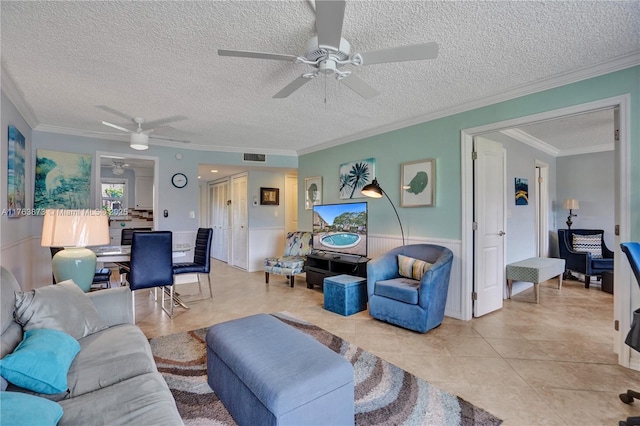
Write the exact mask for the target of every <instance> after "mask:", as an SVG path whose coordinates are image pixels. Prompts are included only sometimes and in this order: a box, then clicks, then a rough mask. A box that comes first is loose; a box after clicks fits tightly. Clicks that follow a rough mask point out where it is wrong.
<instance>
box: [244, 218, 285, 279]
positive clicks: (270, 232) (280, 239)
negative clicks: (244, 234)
mask: <svg viewBox="0 0 640 426" xmlns="http://www.w3.org/2000/svg"><path fill="white" fill-rule="evenodd" d="M285 237H286V233H285V230H284V227H265V228H249V259H248V262H247V265H248V269H247V272H256V271H264V259H265V258H267V257H273V256H282V254H283V253H284V243H285Z"/></svg>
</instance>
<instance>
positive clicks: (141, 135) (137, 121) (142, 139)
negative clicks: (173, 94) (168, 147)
mask: <svg viewBox="0 0 640 426" xmlns="http://www.w3.org/2000/svg"><path fill="white" fill-rule="evenodd" d="M97 108H100V109H101V110H103V111H106V112H109V113H111V114H114V115H117V116H118V117H122V118H125V119H127V120H129V121H131V122H133V124H123V125H118V124H113V123H110V122H108V121H103V122H102V124H104V125H105V126H109V127H113V128H114V129H117V130H120V131H123V132H126V133H129V134H130V142H129V146H130V147H131V148H133V149H137V150H145V149H148V148H149V139H150V138H151V139H158V140H163V141H172V142H183V143H189V141H187V140H180V139H173V138H168V137H165V136H159V135H155V134H154V135H152V134H151V133H152V132H155V131H156V130H159V129H173V127H171V126H168V124H169V123H174V122H176V121H182V120H186V119H187V117H185V116H183V115H174V116H172V117H167V118H162V119H160V120H154V121H148V122H147V121H145V119H144V118H142V117H133V116H130V115H127V114H125V113H122V112H120V111H118V110H115V109H113V108H110V107H108V106H105V105H98V106H97ZM143 124H144V128H143Z"/></svg>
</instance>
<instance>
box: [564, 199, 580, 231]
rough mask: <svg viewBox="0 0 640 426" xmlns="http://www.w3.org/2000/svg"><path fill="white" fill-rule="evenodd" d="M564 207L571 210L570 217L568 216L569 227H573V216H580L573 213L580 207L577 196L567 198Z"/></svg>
mask: <svg viewBox="0 0 640 426" xmlns="http://www.w3.org/2000/svg"><path fill="white" fill-rule="evenodd" d="M563 207H564V209H565V210H569V217H567V227H568V228H569V229H571V225H573V222H572V221H571V218H572V217H575V216H578V215H577V214H573V210H578V209H579V208H580V203H579V202H578V200H576V199H575V198H566V199H565V200H564V204H563Z"/></svg>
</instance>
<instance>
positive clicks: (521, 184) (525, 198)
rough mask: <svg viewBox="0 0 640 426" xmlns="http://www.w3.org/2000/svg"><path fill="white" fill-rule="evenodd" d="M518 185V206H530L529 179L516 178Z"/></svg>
mask: <svg viewBox="0 0 640 426" xmlns="http://www.w3.org/2000/svg"><path fill="white" fill-rule="evenodd" d="M515 184H516V206H526V205H528V204H529V179H527V178H515Z"/></svg>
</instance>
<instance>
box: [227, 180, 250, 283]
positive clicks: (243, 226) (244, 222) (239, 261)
mask: <svg viewBox="0 0 640 426" xmlns="http://www.w3.org/2000/svg"><path fill="white" fill-rule="evenodd" d="M231 212H232V213H231V264H232V265H233V266H236V267H238V268H242V269H245V270H246V269H247V268H248V258H249V256H248V252H247V251H248V247H249V244H248V242H249V221H248V206H247V175H246V174H245V175H238V176H234V177H232V178H231Z"/></svg>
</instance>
